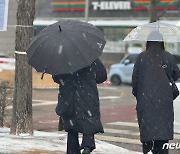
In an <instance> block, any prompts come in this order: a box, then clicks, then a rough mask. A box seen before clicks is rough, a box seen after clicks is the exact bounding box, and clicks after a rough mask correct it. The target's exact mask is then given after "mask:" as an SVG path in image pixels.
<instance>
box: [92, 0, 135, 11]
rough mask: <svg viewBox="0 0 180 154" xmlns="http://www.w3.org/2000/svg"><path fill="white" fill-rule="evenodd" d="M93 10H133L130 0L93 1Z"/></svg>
mask: <svg viewBox="0 0 180 154" xmlns="http://www.w3.org/2000/svg"><path fill="white" fill-rule="evenodd" d="M92 5H93V10H131V9H132V8H131V2H130V1H93V2H92Z"/></svg>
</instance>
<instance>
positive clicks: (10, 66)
mask: <svg viewBox="0 0 180 154" xmlns="http://www.w3.org/2000/svg"><path fill="white" fill-rule="evenodd" d="M14 69H15V59H14V58H10V57H8V56H6V55H2V54H1V55H0V71H3V70H14Z"/></svg>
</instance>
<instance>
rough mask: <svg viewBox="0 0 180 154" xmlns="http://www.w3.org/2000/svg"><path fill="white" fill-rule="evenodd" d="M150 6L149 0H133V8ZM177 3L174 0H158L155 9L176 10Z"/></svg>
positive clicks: (139, 8) (177, 7)
mask: <svg viewBox="0 0 180 154" xmlns="http://www.w3.org/2000/svg"><path fill="white" fill-rule="evenodd" d="M150 6H151V0H134V3H133V9H134V10H139V11H142V10H148V9H149V7H150ZM178 9H179V3H178V1H176V0H159V1H158V3H157V4H156V10H178Z"/></svg>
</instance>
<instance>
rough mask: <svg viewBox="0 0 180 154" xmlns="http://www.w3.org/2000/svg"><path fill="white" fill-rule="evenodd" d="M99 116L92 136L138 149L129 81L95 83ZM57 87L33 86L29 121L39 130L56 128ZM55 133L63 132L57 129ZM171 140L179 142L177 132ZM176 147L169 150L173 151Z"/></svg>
mask: <svg viewBox="0 0 180 154" xmlns="http://www.w3.org/2000/svg"><path fill="white" fill-rule="evenodd" d="M98 90H99V97H100V108H101V119H102V123H103V126H104V131H105V133H104V134H97V135H96V139H99V140H102V141H106V142H109V143H112V144H114V145H117V146H120V147H123V148H126V149H129V150H133V151H139V152H141V143H140V141H139V129H138V124H137V120H136V111H135V104H136V100H135V98H134V97H133V95H132V94H131V86H130V85H121V86H110V85H109V86H106V85H103V84H101V85H99V86H98ZM57 94H58V88H51V89H38V88H37V89H34V90H33V123H34V129H35V130H39V131H49V132H57V129H58V116H57V115H56V113H55V106H56V103H57ZM59 133H65V132H64V131H61V132H59ZM174 138H175V139H174V140H173V141H171V142H173V143H180V134H175V136H174ZM176 153H178V150H171V153H170V154H176Z"/></svg>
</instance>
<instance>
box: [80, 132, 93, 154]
mask: <svg viewBox="0 0 180 154" xmlns="http://www.w3.org/2000/svg"><path fill="white" fill-rule="evenodd" d="M84 147H88V148H90V149H91V151H93V150H94V149H95V148H96V146H95V140H94V134H83V138H82V144H81V149H83V148H84Z"/></svg>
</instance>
